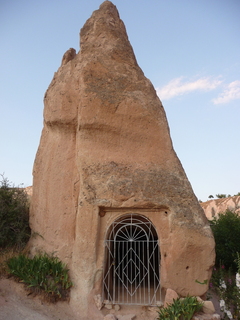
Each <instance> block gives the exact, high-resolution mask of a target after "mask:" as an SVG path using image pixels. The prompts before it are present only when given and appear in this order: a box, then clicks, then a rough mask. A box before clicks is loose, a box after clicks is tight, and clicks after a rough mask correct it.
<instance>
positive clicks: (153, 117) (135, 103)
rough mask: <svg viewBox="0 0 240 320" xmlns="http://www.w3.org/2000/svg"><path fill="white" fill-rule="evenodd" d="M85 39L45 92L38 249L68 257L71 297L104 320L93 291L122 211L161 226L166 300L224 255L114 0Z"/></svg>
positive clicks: (35, 223) (189, 290)
mask: <svg viewBox="0 0 240 320" xmlns="http://www.w3.org/2000/svg"><path fill="white" fill-rule="evenodd" d="M80 39H81V42H80V46H81V50H80V51H79V52H78V53H77V54H76V53H75V50H74V49H70V50H68V51H67V52H66V54H65V55H64V57H63V60H62V65H61V67H60V68H59V69H58V71H57V72H56V73H55V75H54V78H53V80H52V82H51V84H50V86H49V88H48V90H47V92H46V94H45V98H44V105H45V107H44V128H43V131H42V136H41V141H40V145H39V148H38V152H37V155H36V159H35V163H34V169H33V177H34V179H33V196H32V207H31V218H30V222H31V228H32V230H33V234H34V235H35V237H32V239H31V241H30V247H31V251H32V253H34V252H36V251H38V250H43V251H47V252H49V253H53V252H54V253H55V254H56V255H58V256H59V257H60V258H61V259H62V260H63V261H64V262H66V263H68V266H69V268H70V272H71V276H72V279H73V282H74V289H73V290H72V293H71V300H70V303H71V304H72V306H74V307H75V308H76V312H77V313H78V314H79V316H81V317H80V318H81V319H102V313H101V312H102V311H101V310H99V309H98V308H97V307H96V308H95V309H94V306H95V304H94V296H96V295H99V294H101V292H102V280H103V276H104V272H106V271H105V269H104V263H105V262H104V261H105V260H104V259H105V258H104V252H105V251H104V250H105V239H106V237H107V236H108V234H109V230H111V228H112V225H113V224H114V221H116V219H121V217H123V216H124V215H126V214H132V213H134V214H137V215H139V217H141V216H144V217H146V218H147V219H149V221H151V223H152V225H153V226H154V228H155V229H156V233H157V235H158V241H159V246H160V253H161V271H160V279H161V280H160V281H161V288H162V292H163V298H164V292H165V291H166V289H167V288H171V289H173V290H175V291H176V292H177V293H178V294H179V295H181V296H185V295H187V294H193V295H199V296H202V295H204V293H205V292H206V291H207V285H206V284H203V285H202V284H199V283H200V282H204V283H206V282H205V280H208V279H209V278H210V276H211V270H212V266H213V264H214V258H215V253H214V239H213V236H212V233H211V229H210V227H209V225H208V221H207V219H206V217H205V215H204V213H203V210H202V208H201V206H200V205H199V203H198V200H197V198H196V197H195V195H194V193H193V190H192V188H191V185H190V183H189V181H188V179H187V177H186V174H185V172H184V169H183V168H182V165H181V163H180V161H179V159H178V157H177V155H176V153H175V151H174V150H173V146H172V141H171V138H170V133H169V127H168V123H167V119H166V115H165V111H164V108H163V106H162V104H161V101H160V100H159V98H158V96H157V94H156V91H155V89H154V87H153V86H152V84H151V82H150V81H149V80H148V79H147V78H146V77H145V76H144V74H143V72H142V70H141V69H140V67H139V66H138V64H137V61H136V58H135V55H134V52H133V49H132V47H131V44H130V43H129V40H128V37H127V33H126V30H125V26H124V24H123V22H122V20H121V19H120V18H119V14H118V11H117V9H116V7H115V6H114V5H113V4H112V3H111V2H110V1H105V2H103V4H102V5H101V6H100V8H99V10H97V11H95V12H93V14H92V16H91V18H90V19H89V20H87V22H86V23H85V25H84V27H83V28H82V29H81V32H80ZM36 235H38V236H36ZM129 241H130V240H129ZM131 241H132V239H131ZM154 268H158V266H155V265H154ZM124 270H125V269H124ZM136 270H137V269H136ZM125 271H126V270H125ZM125 273H126V272H125ZM135 276H136V277H137V271H136V275H135ZM196 280H198V282H197V281H196ZM127 285H128V284H126V286H127ZM111 290H112V288H111ZM80 301H81V302H80ZM130 313H131V312H130ZM145 318H146V317H145ZM137 319H141V317H140V315H138V318H137ZM143 319H144V315H143Z"/></svg>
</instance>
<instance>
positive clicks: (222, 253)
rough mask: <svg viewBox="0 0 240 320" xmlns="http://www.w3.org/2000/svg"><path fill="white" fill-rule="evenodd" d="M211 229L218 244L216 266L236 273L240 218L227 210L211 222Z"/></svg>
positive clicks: (239, 242) (239, 243) (239, 246)
mask: <svg viewBox="0 0 240 320" xmlns="http://www.w3.org/2000/svg"><path fill="white" fill-rule="evenodd" d="M211 228H212V231H213V235H214V238H215V242H216V265H217V266H220V265H221V264H222V265H224V266H225V267H226V268H228V269H229V268H232V270H233V271H236V264H235V260H236V259H237V252H240V241H239V239H240V216H239V215H238V214H237V213H234V212H232V211H229V210H227V211H226V213H225V214H220V215H219V218H218V219H216V218H215V219H214V220H212V221H211Z"/></svg>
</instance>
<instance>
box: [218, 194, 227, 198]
mask: <svg viewBox="0 0 240 320" xmlns="http://www.w3.org/2000/svg"><path fill="white" fill-rule="evenodd" d="M216 197H217V198H219V199H221V198H227V195H226V194H223V193H222V194H216Z"/></svg>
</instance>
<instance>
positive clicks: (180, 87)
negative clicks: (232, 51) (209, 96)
mask: <svg viewBox="0 0 240 320" xmlns="http://www.w3.org/2000/svg"><path fill="white" fill-rule="evenodd" d="M221 83H222V81H221V80H220V79H219V78H212V77H205V78H199V79H197V80H194V81H184V77H180V78H175V79H173V80H171V81H170V82H169V83H168V84H167V85H166V86H164V87H162V88H157V94H158V96H159V97H160V99H161V100H169V99H171V98H173V97H176V96H179V95H183V94H186V93H190V92H192V91H197V90H201V91H210V90H213V89H215V88H217V87H218V86H219V85H220V84H221Z"/></svg>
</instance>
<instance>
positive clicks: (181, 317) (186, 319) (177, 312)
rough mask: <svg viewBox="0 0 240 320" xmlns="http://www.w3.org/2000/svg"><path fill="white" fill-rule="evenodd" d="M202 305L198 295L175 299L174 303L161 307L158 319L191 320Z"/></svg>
mask: <svg viewBox="0 0 240 320" xmlns="http://www.w3.org/2000/svg"><path fill="white" fill-rule="evenodd" d="M202 306H203V304H202V303H201V302H199V301H198V300H197V298H196V297H191V296H187V297H186V298H183V299H180V298H177V299H173V303H172V304H171V305H169V306H168V307H166V308H159V311H158V318H157V320H190V319H192V317H193V315H194V314H195V313H196V312H198V311H200V310H201V309H202Z"/></svg>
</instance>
